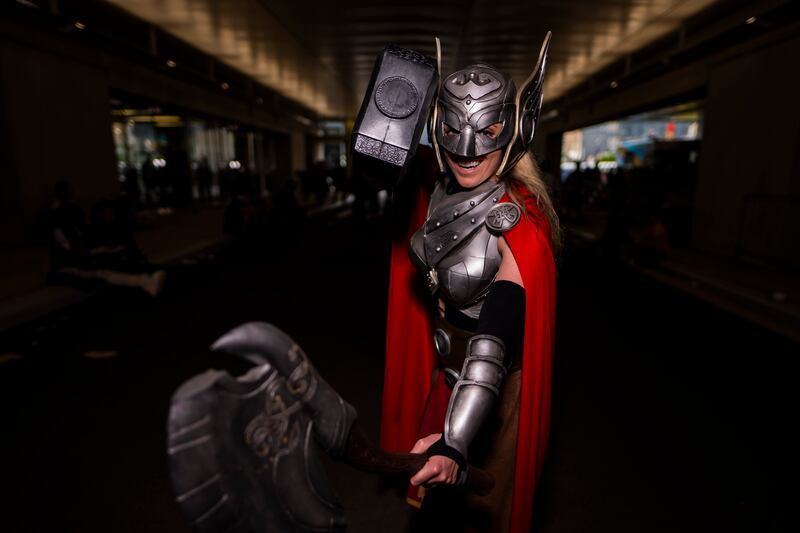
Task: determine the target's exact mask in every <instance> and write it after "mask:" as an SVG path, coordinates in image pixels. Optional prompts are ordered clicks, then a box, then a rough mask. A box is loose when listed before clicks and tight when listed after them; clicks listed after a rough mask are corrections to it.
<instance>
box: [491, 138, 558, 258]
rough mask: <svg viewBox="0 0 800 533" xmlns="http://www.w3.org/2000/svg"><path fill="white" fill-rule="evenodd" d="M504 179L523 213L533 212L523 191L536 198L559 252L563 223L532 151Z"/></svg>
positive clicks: (512, 197)
mask: <svg viewBox="0 0 800 533" xmlns="http://www.w3.org/2000/svg"><path fill="white" fill-rule="evenodd" d="M502 179H503V180H504V181H505V182H506V183H507V184H508V185H509V186H508V187H506V192H507V193H508V195H509V196H510V197H511V200H512V201H513V202H514V203H515V204H517V205H518V206H519V207H520V209H522V212H523V213H526V214H528V215H532V214H533V213H530V212H529V211H528V209H527V207H526V206H525V198H524V196H523V194H524V192H523V191H525V190H527V191H528V192H529V193H530V194H532V195H533V197H534V198H536V206H537V207H538V208H539V210H540V211H541V212H542V214H543V215H544V217H545V218H546V219H547V222H548V226H549V228H550V244H551V246H552V248H553V252H554V253H557V252H558V251H559V249H561V223H560V222H559V220H558V213H556V209H555V207H553V200H552V198H551V197H550V191H549V190H548V188H547V184H545V182H544V180H543V179H542V173H541V170H539V165H538V164H537V163H536V159H534V157H533V155H531V153H530V152H526V153H525V154H524V155H523V156H522V158H521V159H520V160H519V161H517V164H516V165H514V167H513V168H512V169H511V170H510V171H509V172H508V173H507V174H505V175H504V176H503V178H502Z"/></svg>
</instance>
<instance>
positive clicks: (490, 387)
mask: <svg viewBox="0 0 800 533" xmlns="http://www.w3.org/2000/svg"><path fill="white" fill-rule="evenodd" d="M549 39H550V36H549V34H548V36H547V38H546V39H545V44H544V46H543V47H542V51H541V53H540V56H539V61H538V64H537V66H536V68H535V69H534V71H533V73H532V74H531V76H530V77H529V79H528V80H527V81H526V83H525V84H524V85H523V86H522V89H521V91H520V93H519V94H517V91H516V88H515V85H514V82H513V80H511V78H509V77H508V76H506V75H504V74H503V73H501V72H499V71H498V70H496V69H494V68H492V67H490V66H488V65H471V66H468V67H466V68H464V69H462V70H459V71H457V72H455V73H453V74H451V75H449V76H447V77H446V78H443V81H442V86H441V88H440V91H439V96H438V102H437V105H436V108H435V111H434V118H433V133H434V135H433V141H434V142H433V144H434V150H435V151H436V155H437V158H438V160H439V164H440V168H441V169H442V171H444V175H443V177H442V178H440V179H438V180H437V182H436V185H435V188H434V190H433V192H432V194H430V196H429V198H428V195H427V194H426V193H425V192H421V194H420V195H419V201H418V205H417V209H416V212H415V214H413V215H412V219H413V220H412V226H415V227H414V228H413V233H412V234H411V236H410V246H408V244H401V243H397V244H396V245H395V247H394V249H393V257H392V275H391V282H390V300H389V327H388V333H387V362H386V376H385V388H384V405H383V419H382V429H381V444H382V446H383V447H384V448H386V449H389V450H397V451H408V450H409V448H412V449H411V451H412V452H414V453H427V455H428V457H429V459H428V461H427V463H426V464H425V466H424V467H423V468H422V469H421V470H420V471H419V472H417V474H416V475H415V476H414V477H413V478H412V479H411V485H412V486H411V487H410V490H409V495H408V500H409V503H411V504H412V505H415V506H421V507H422V509H423V513H422V515H421V517H420V521H421V522H422V523H424V524H425V525H426V526H428V527H430V528H437V529H441V528H442V527H444V528H445V530H446V531H457V530H468V531H498V532H500V531H502V532H507V531H512V532H526V533H527V532H528V531H530V527H531V505H532V499H533V490H534V484H535V480H536V477H537V475H538V474H539V472H540V470H541V465H542V460H543V457H544V448H545V442H546V436H547V432H548V425H549V424H548V419H549V395H550V367H551V359H552V344H553V334H554V325H555V322H554V319H555V277H556V269H555V263H554V253H555V252H556V251H557V249H558V247H559V243H560V228H559V223H558V218H557V215H556V213H555V210H554V208H553V205H552V202H551V200H550V198H549V196H548V193H547V190H546V186H545V185H544V182H543V181H542V179H541V177H540V175H539V172H538V169H537V166H536V163H535V160H534V159H533V157H532V156H531V155H530V154H529V153H528V151H527V149H528V147H529V145H530V143H531V141H532V139H533V132H534V129H535V125H536V120H537V118H538V113H539V109H540V106H541V99H542V82H543V78H544V66H545V59H546V55H547V48H548V45H549ZM408 242H409V241H406V243H408ZM420 273H421V274H422V275H421V276H420ZM420 277H421V278H423V279H424V282H425V285H426V286H427V289H428V291H429V293H430V298H428V299H427V300H428V301H425V298H421V297H419V296H418V292H417V291H416V290H415V287H416V284H417V281H418V280H419V279H420ZM431 341H433V342H431ZM412 444H413V447H412ZM467 464H472V465H475V466H479V467H481V468H483V469H485V470H487V471H489V472H490V473H491V474H493V476H494V478H495V481H496V485H495V488H494V490H493V491H492V493H491V494H490V495H489V496H484V497H480V496H476V495H469V494H467V493H466V492H465V491H462V490H459V488H458V487H457V486H458V485H459V484H460V483H461V482H463V479H464V476H465V472H466V469H467V468H468V467H467ZM442 485H455V486H456V487H455V488H453V487H449V488H448V487H441V486H442ZM430 487H434V489H433V490H428V491H427V494H426V489H430ZM423 501H424V503H423Z"/></svg>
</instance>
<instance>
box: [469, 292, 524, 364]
mask: <svg viewBox="0 0 800 533" xmlns="http://www.w3.org/2000/svg"><path fill="white" fill-rule="evenodd" d="M524 324H525V289H523V288H522V287H521V286H520V285H518V284H517V283H514V282H513V281H507V280H500V281H495V282H494V283H493V284H492V288H491V290H490V292H489V296H487V297H486V301H485V302H484V303H483V307H482V308H481V314H480V316H479V317H478V330H477V333H478V335H494V336H495V337H497V338H498V339H500V340H502V341H503V343H504V344H505V346H506V353H505V364H506V367H509V366H510V365H511V363H512V362H513V361H512V360H511V359H512V357H514V354H516V353H517V350H518V348H519V347H520V345H521V344H522V336H523V329H524Z"/></svg>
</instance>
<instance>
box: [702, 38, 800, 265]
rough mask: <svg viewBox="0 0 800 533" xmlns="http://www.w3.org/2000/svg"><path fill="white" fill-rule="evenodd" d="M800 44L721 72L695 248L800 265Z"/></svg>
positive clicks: (713, 87) (710, 108)
mask: <svg viewBox="0 0 800 533" xmlns="http://www.w3.org/2000/svg"><path fill="white" fill-rule="evenodd" d="M798 57H800V38H795V39H793V40H790V41H785V42H783V43H780V44H776V45H774V46H770V47H768V48H764V49H761V50H757V51H755V52H753V53H750V54H747V55H744V56H740V57H737V58H735V59H731V60H730V61H726V62H721V63H719V64H716V65H713V66H712V67H711V69H710V71H709V82H708V98H707V101H706V122H705V135H704V139H703V143H702V148H701V160H700V167H699V178H698V185H697V190H696V196H695V219H694V220H695V222H694V227H693V244H694V245H695V246H696V247H698V248H701V249H705V250H709V251H712V252H719V253H724V254H738V255H745V256H748V257H751V258H754V259H757V260H761V261H764V262H767V263H777V264H782V265H784V266H789V265H794V266H799V265H800V246H798V242H800V232H799V231H798V228H800V218H799V217H798V211H800V209H798V208H800V205H798V204H797V203H796V202H797V198H798V195H800V100H799V99H798V94H800V77H798V76H797V75H795V73H794V72H793V71H794V70H795V69H796V65H797V58H798Z"/></svg>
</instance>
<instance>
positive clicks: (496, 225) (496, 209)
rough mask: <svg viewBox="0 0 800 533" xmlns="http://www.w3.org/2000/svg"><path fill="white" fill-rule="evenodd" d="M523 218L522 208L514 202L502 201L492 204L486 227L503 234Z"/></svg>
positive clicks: (495, 232) (487, 214)
mask: <svg viewBox="0 0 800 533" xmlns="http://www.w3.org/2000/svg"><path fill="white" fill-rule="evenodd" d="M521 219H522V210H521V209H520V208H519V206H518V205H517V204H515V203H514V202H502V203H499V204H497V205H494V206H492V208H491V209H489V212H488V213H486V227H487V228H489V231H491V232H492V233H494V234H501V233H505V232H507V231H509V230H510V229H511V228H513V227H514V226H516V225H517V224H518V223H519V221H520V220H521Z"/></svg>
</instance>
